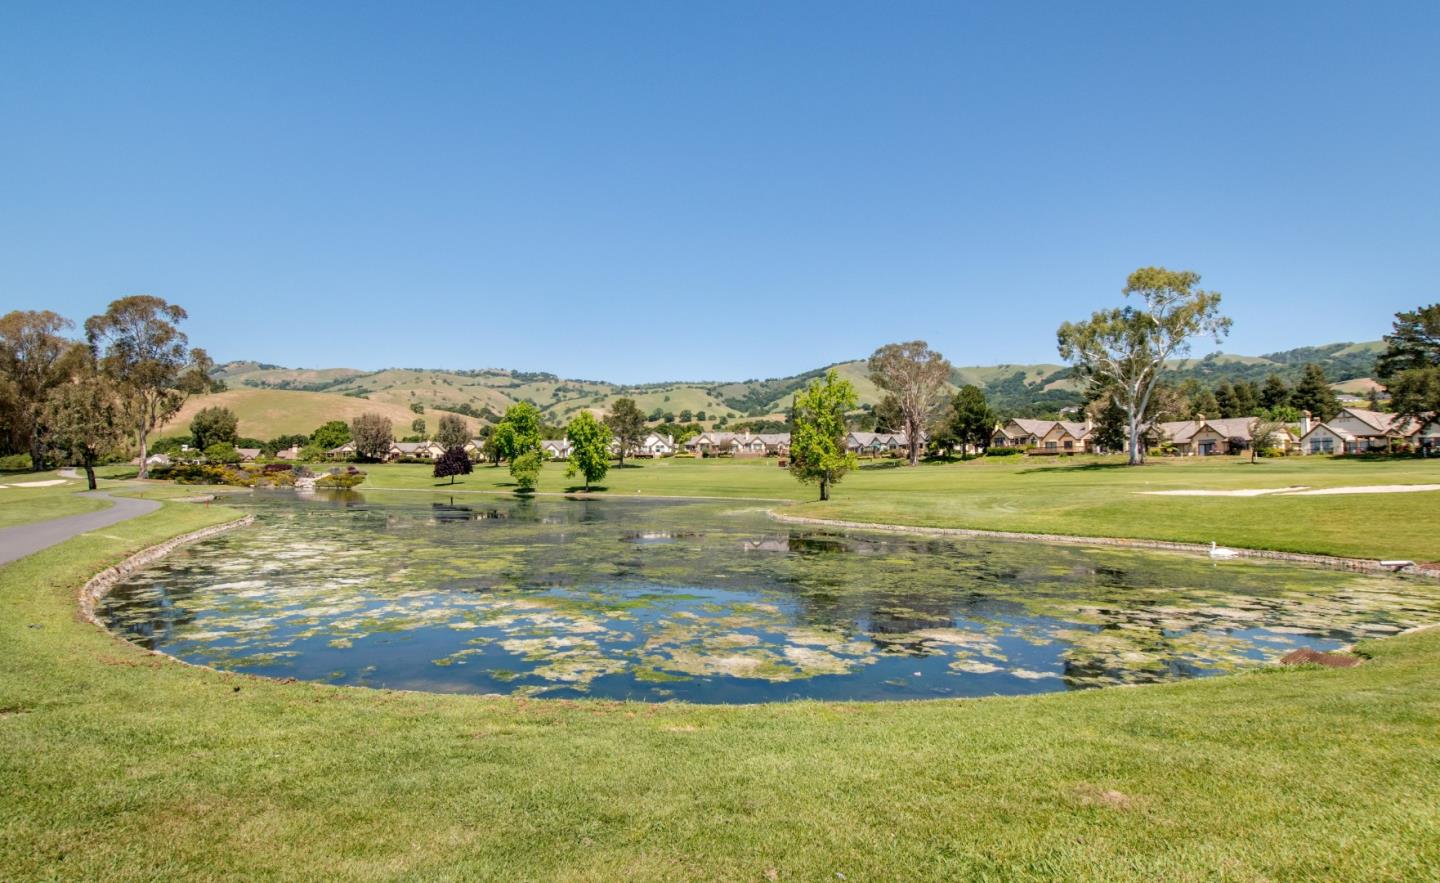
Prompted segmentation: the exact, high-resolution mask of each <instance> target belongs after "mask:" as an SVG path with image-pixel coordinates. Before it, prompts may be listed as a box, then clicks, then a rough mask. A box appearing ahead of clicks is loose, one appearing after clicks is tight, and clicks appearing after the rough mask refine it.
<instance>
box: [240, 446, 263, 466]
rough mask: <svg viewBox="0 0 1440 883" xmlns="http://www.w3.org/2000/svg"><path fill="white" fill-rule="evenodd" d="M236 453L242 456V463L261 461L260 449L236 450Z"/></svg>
mask: <svg viewBox="0 0 1440 883" xmlns="http://www.w3.org/2000/svg"><path fill="white" fill-rule="evenodd" d="M235 452H236V453H237V454H239V455H240V462H242V463H250V462H253V461H255V460H258V459H260V449H259V448H236V449H235Z"/></svg>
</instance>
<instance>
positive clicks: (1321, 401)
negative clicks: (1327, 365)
mask: <svg viewBox="0 0 1440 883" xmlns="http://www.w3.org/2000/svg"><path fill="white" fill-rule="evenodd" d="M1290 404H1291V405H1292V406H1294V407H1296V408H1299V409H1300V410H1302V411H1309V412H1310V414H1311V416H1313V417H1315V419H1317V420H1320V421H1322V422H1323V421H1326V420H1329V419H1330V418H1331V417H1334V416H1335V415H1336V414H1339V413H1340V399H1339V398H1337V397H1336V395H1335V390H1333V389H1331V388H1330V383H1329V382H1328V381H1327V380H1326V379H1325V369H1324V368H1322V367H1320V365H1318V364H1316V363H1315V362H1307V363H1306V364H1305V373H1304V374H1302V375H1300V382H1299V383H1297V384H1295V389H1294V391H1293V392H1291V393H1290Z"/></svg>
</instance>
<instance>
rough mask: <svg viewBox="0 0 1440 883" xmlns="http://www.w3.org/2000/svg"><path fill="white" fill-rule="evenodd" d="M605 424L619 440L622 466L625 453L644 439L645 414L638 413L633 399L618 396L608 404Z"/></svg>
mask: <svg viewBox="0 0 1440 883" xmlns="http://www.w3.org/2000/svg"><path fill="white" fill-rule="evenodd" d="M701 419H704V418H701ZM605 425H607V426H609V427H610V432H611V433H613V434H614V436H615V440H616V441H617V442H619V445H618V447H619V449H620V450H619V456H620V465H621V466H622V467H623V466H624V465H625V455H626V454H627V453H629V452H630V451H631V450H633V449H635V448H636V447H638V446H639V445H640V443H641V442H643V441H645V415H644V414H642V413H640V408H639V407H637V406H636V405H635V400H634V399H627V398H619V399H616V400H615V401H614V402H612V403H611V404H610V413H609V414H608V415H606V417H605Z"/></svg>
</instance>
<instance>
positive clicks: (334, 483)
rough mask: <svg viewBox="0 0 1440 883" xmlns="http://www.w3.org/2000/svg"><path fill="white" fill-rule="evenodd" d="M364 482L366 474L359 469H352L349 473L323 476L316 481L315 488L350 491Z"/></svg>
mask: <svg viewBox="0 0 1440 883" xmlns="http://www.w3.org/2000/svg"><path fill="white" fill-rule="evenodd" d="M364 480H365V473H363V472H361V471H360V470H358V469H351V470H350V471H349V472H338V473H331V474H330V475H324V476H321V477H320V478H318V479H316V481H315V486H316V487H317V488H330V489H339V490H349V489H350V488H352V487H355V485H357V484H359V483H360V482H362V481H364Z"/></svg>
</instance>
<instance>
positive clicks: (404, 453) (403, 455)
mask: <svg viewBox="0 0 1440 883" xmlns="http://www.w3.org/2000/svg"><path fill="white" fill-rule="evenodd" d="M444 453H445V449H444V448H442V447H440V446H439V445H437V444H436V443H435V442H433V441H422V442H391V443H390V453H389V454H388V455H386V457H385V459H387V460H402V459H403V460H435V459H438V458H439V457H440V455H442V454H444Z"/></svg>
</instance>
